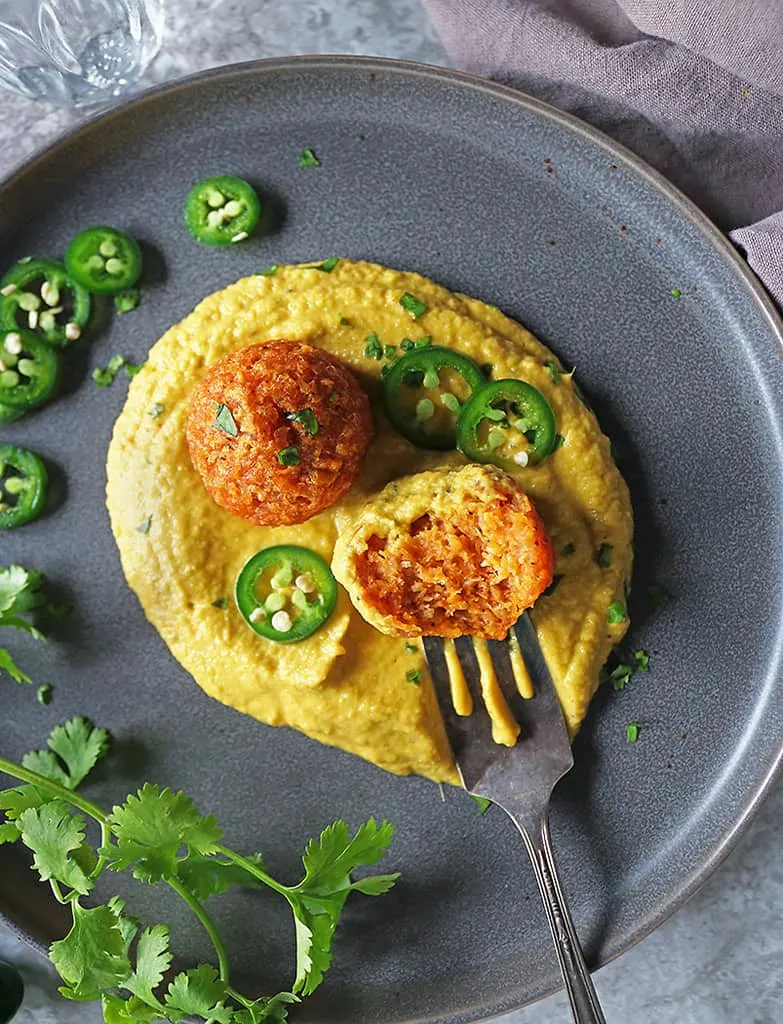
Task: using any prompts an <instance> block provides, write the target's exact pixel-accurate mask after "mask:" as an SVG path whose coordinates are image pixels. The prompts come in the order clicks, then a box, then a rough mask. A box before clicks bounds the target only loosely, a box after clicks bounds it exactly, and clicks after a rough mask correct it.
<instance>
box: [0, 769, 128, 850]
mask: <svg viewBox="0 0 783 1024" xmlns="http://www.w3.org/2000/svg"><path fill="white" fill-rule="evenodd" d="M0 772H4V773H5V774H6V775H10V776H11V778H12V779H19V780H20V781H21V782H29V783H30V785H31V786H39V787H40V788H41V789H46V790H48V791H49V792H50V793H51V794H52V796H56V797H59V798H60V800H64V801H65V803H67V804H71V805H72V806H73V807H78V808H79V810H80V811H84V813H85V814H86V815H87V816H88V817H90V818H92V819H93V820H94V821H97V822H98V824H99V825H100V826H101V835H102V836H104V835H105V832H104V829H105V828H106V825H107V822H108V817H107V815H105V814H104V813H103V811H102V810H101V809H100V807H98V806H97V804H94V803H92V802H91V801H90V800H85V799H84V797H83V796H79V794H78V793H74V791H73V790H72V789H68V788H67V787H66V786H61V785H60V783H59V782H54V781H53V780H52V779H47V777H46V776H45V775H39V774H38V772H34V771H31V770H30V769H29V768H25V767H24V766H23V765H21V764H16V762H15V761H9V760H8V759H7V758H5V757H0Z"/></svg>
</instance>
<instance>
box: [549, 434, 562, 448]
mask: <svg viewBox="0 0 783 1024" xmlns="http://www.w3.org/2000/svg"><path fill="white" fill-rule="evenodd" d="M564 444H565V438H564V437H563V435H562V434H555V439H554V441H553V442H552V451H553V452H556V451H557V449H558V448H562V447H563V445H564Z"/></svg>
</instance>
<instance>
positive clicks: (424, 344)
mask: <svg viewBox="0 0 783 1024" xmlns="http://www.w3.org/2000/svg"><path fill="white" fill-rule="evenodd" d="M431 344H432V335H431V334H425V335H424V337H423V338H417V339H416V340H415V341H414V343H413V346H414V348H429V347H430V345H431Z"/></svg>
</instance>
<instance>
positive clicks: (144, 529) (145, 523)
mask: <svg viewBox="0 0 783 1024" xmlns="http://www.w3.org/2000/svg"><path fill="white" fill-rule="evenodd" d="M150 526H152V516H147V518H146V519H142V521H141V522H140V523H139V525H138V526H137V527H135V529H136V532H137V533H149V532H150Z"/></svg>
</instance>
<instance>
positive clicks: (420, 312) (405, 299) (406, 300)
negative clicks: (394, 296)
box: [400, 292, 427, 320]
mask: <svg viewBox="0 0 783 1024" xmlns="http://www.w3.org/2000/svg"><path fill="white" fill-rule="evenodd" d="M400 305H401V306H402V308H403V309H404V310H405V311H406V312H408V313H410V315H411V316H412V317H413V319H414V320H418V319H419V317H420V316H424V314H425V313H426V312H427V305H426V303H424V302H422V301H421V299H417V298H416V296H415V295H411V293H410V292H403V293H402V295H401V296H400Z"/></svg>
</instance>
